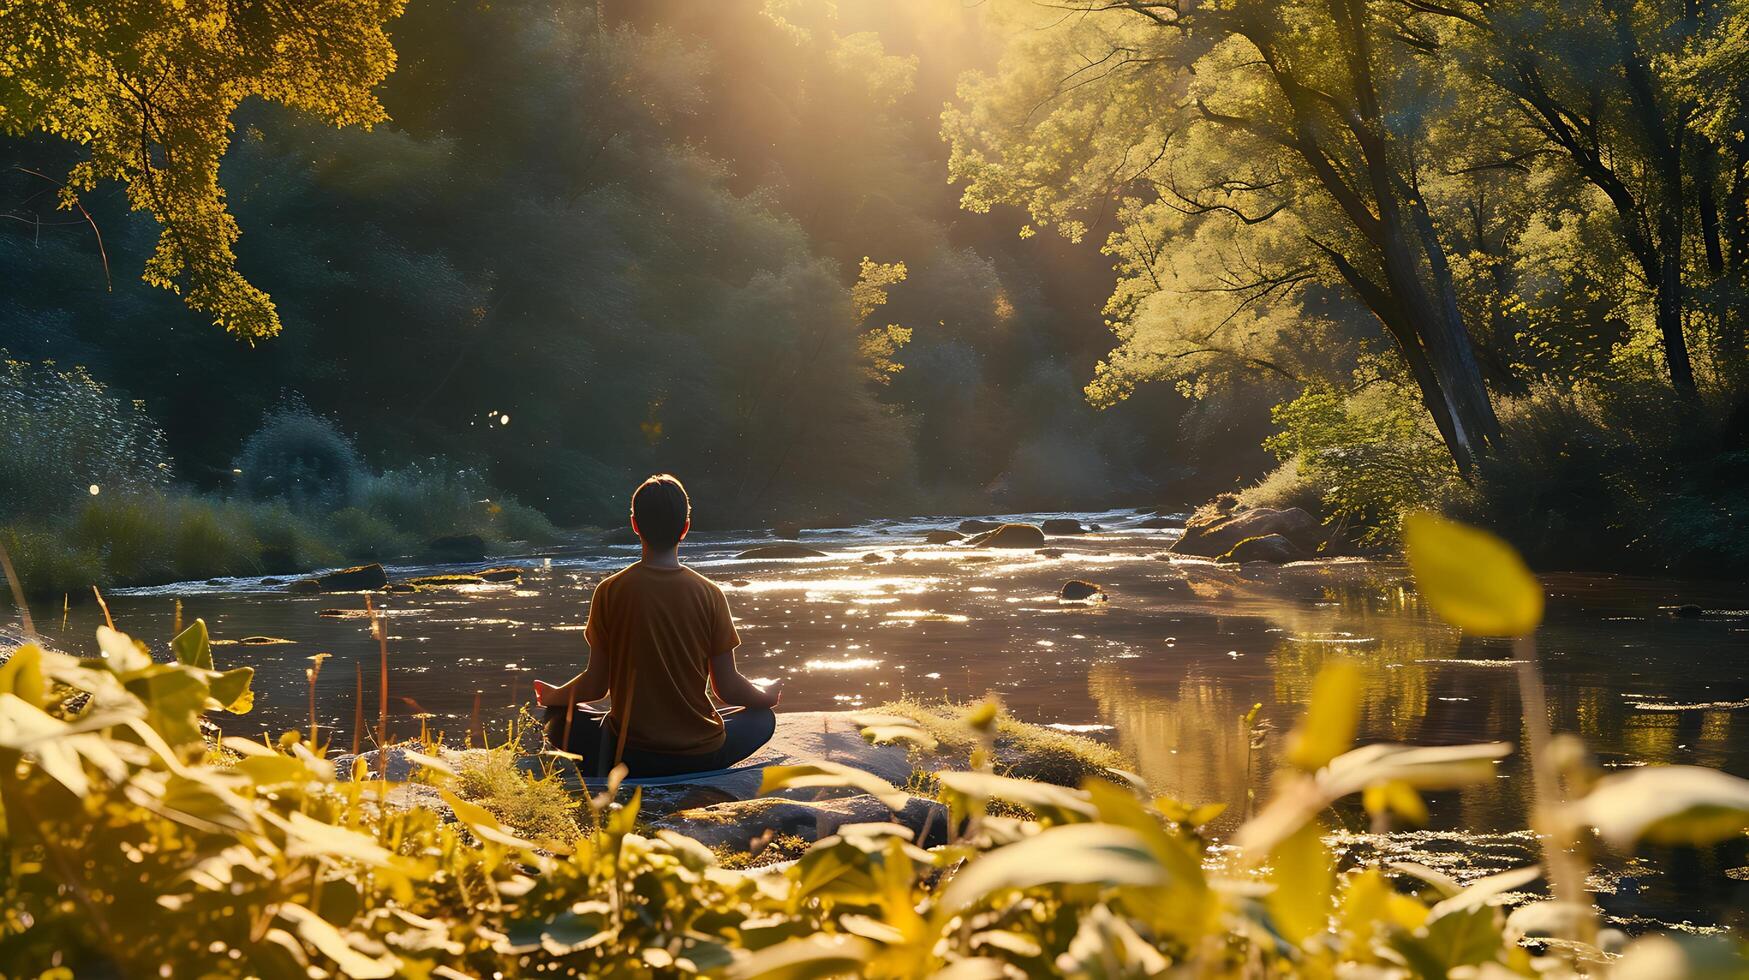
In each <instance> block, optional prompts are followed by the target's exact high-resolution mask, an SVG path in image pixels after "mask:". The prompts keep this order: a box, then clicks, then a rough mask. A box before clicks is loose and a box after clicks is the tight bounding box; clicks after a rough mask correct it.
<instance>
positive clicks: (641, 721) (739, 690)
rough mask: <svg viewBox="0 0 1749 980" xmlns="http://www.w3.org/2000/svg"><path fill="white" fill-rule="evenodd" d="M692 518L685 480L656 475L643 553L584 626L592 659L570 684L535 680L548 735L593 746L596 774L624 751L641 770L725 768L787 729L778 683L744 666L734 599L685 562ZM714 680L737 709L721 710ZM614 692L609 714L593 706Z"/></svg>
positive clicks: (595, 603)
mask: <svg viewBox="0 0 1749 980" xmlns="http://www.w3.org/2000/svg"><path fill="white" fill-rule="evenodd" d="M691 527H692V501H691V500H690V499H688V497H687V495H686V488H685V487H683V486H681V484H680V481H679V480H677V479H675V478H674V477H672V476H670V475H668V474H666V473H662V474H658V475H656V476H652V477H650V478H649V479H648V480H645V481H644V482H643V483H642V484H641V485H640V486H639V487H638V489H637V491H636V492H634V493H633V494H632V530H633V531H636V532H637V535H638V540H639V541H640V542H641V543H642V544H643V549H644V550H643V557H641V558H639V559H638V561H637V562H635V563H634V564H631V565H628V566H626V567H625V568H623V569H621V570H620V571H618V572H615V573H614V574H612V575H610V576H608V577H607V578H605V579H602V581H601V584H600V585H597V586H596V587H595V596H594V598H592V599H591V600H590V601H589V620H588V623H587V625H585V626H584V628H583V636H584V638H585V639H586V640H587V641H588V643H589V662H588V664H587V665H586V667H585V668H584V670H583V672H582V673H581V674H578V675H577V676H576V677H573V678H571V679H570V680H569V681H567V682H565V683H564V684H560V685H557V686H554V685H552V684H547V683H545V682H543V681H535V682H534V694H535V700H536V701H537V702H539V703H540V704H541V705H542V706H544V707H545V709H546V710H545V714H544V718H543V724H544V726H545V728H546V734H547V741H548V742H549V743H550V744H551V745H553V746H554V747H557V748H563V749H565V750H566V751H568V752H573V753H575V754H577V755H579V756H582V757H583V762H582V763H581V766H582V769H583V772H584V774H585V775H595V776H600V775H606V774H607V773H608V771H610V770H611V769H612V768H613V766H614V764H615V762H616V761H618V762H624V763H625V765H626V768H627V770H628V772H629V774H630V775H631V776H632V777H640V776H641V777H652V776H673V775H680V774H682V773H691V772H706V771H710V770H713V769H723V768H726V767H728V766H732V765H734V764H735V763H737V762H739V761H741V760H742V759H745V758H747V757H748V756H750V755H752V754H753V753H754V752H755V751H756V750H757V749H758V748H759V747H760V746H762V745H764V744H765V743H766V742H767V741H769V740H770V739H771V734H772V732H773V731H774V730H775V729H776V727H777V717H776V716H775V715H774V714H772V711H771V709H772V708H773V707H774V706H775V705H776V704H777V701H778V697H779V695H778V690H777V685H776V683H775V682H773V683H771V684H769V685H767V686H764V687H761V686H760V685H757V684H754V683H753V682H752V681H750V680H748V679H747V678H745V677H743V676H741V672H740V671H739V670H737V669H736V667H735V648H736V647H737V646H740V644H741V638H740V637H739V636H737V635H736V633H735V620H734V617H733V616H731V615H730V614H729V600H728V597H727V596H725V595H723V590H722V589H720V588H718V587H717V584H716V583H715V582H712V581H711V580H710V579H708V578H705V577H704V576H703V575H700V574H699V573H697V572H695V571H693V570H692V569H690V568H688V567H686V566H685V565H682V564H681V563H680V542H681V540H682V539H683V538H685V537H686V532H687V531H688V530H690V529H691ZM711 690H714V691H715V692H716V695H717V697H718V698H720V699H721V700H722V701H723V702H724V703H725V704H727V705H728V707H727V708H725V709H724V710H722V711H719V710H718V709H717V707H716V706H715V705H714V704H713V703H712V702H711V697H710V691H711ZM610 696H611V698H612V706H611V708H610V709H608V710H607V711H605V712H604V711H602V710H600V709H598V708H593V707H591V706H590V705H589V702H592V701H600V700H601V699H603V698H607V697H610Z"/></svg>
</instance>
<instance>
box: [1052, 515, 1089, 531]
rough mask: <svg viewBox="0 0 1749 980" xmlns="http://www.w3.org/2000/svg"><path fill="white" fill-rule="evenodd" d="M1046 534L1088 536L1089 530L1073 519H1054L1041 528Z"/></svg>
mask: <svg viewBox="0 0 1749 980" xmlns="http://www.w3.org/2000/svg"><path fill="white" fill-rule="evenodd" d="M1041 530H1043V531H1044V532H1045V533H1046V534H1086V533H1087V529H1086V528H1084V527H1082V526H1081V522H1080V521H1078V520H1075V519H1074V518H1072V517H1053V518H1051V519H1050V520H1048V521H1045V522H1044V524H1043V526H1042V527H1041Z"/></svg>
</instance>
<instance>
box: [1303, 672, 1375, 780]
mask: <svg viewBox="0 0 1749 980" xmlns="http://www.w3.org/2000/svg"><path fill="white" fill-rule="evenodd" d="M1360 682H1361V675H1360V667H1359V666H1358V665H1356V664H1355V663H1354V662H1352V661H1349V660H1332V661H1330V662H1329V663H1327V664H1325V665H1324V669H1323V670H1320V671H1318V679H1317V680H1315V681H1313V682H1312V700H1311V703H1310V704H1308V705H1306V714H1305V717H1303V718H1301V719H1300V723H1299V725H1298V727H1296V728H1295V729H1294V731H1293V734H1292V735H1291V736H1290V737H1289V738H1288V746H1287V758H1288V761H1289V762H1291V763H1293V764H1294V765H1296V766H1298V767H1299V768H1301V769H1304V770H1306V771H1307V772H1311V771H1313V770H1317V769H1321V768H1323V767H1324V766H1325V765H1326V764H1328V763H1329V762H1330V760H1331V759H1334V758H1336V757H1337V756H1339V755H1341V754H1342V753H1344V752H1346V751H1348V747H1349V746H1350V745H1352V744H1354V730H1355V728H1356V727H1357V726H1358V725H1359V724H1360Z"/></svg>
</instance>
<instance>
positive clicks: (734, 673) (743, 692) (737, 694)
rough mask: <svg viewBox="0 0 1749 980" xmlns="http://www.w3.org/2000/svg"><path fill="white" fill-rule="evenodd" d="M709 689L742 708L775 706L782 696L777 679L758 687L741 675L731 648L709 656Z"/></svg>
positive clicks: (725, 700) (727, 701) (729, 702)
mask: <svg viewBox="0 0 1749 980" xmlns="http://www.w3.org/2000/svg"><path fill="white" fill-rule="evenodd" d="M711 689H712V690H714V691H716V692H717V697H718V698H721V699H722V700H723V701H724V702H725V703H728V704H737V705H740V706H741V707H743V708H775V707H777V702H778V701H779V700H781V699H782V697H783V693H782V692H781V691H779V690H778V682H777V681H772V682H771V683H770V684H767V685H766V686H764V687H760V686H759V685H758V684H755V683H753V682H752V681H750V680H748V679H747V678H746V677H743V676H742V675H741V671H740V669H739V668H737V667H736V666H735V651H733V650H730V651H728V652H727V653H719V654H717V655H716V656H714V657H712V658H711Z"/></svg>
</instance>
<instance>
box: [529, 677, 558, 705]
mask: <svg viewBox="0 0 1749 980" xmlns="http://www.w3.org/2000/svg"><path fill="white" fill-rule="evenodd" d="M557 691H558V688H556V687H554V686H552V685H551V684H548V683H547V682H546V681H535V682H534V703H535V704H538V705H540V706H541V707H543V708H544V707H547V706H548V701H547V698H549V697H551V696H552V695H553V694H554V693H555V692H557Z"/></svg>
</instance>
